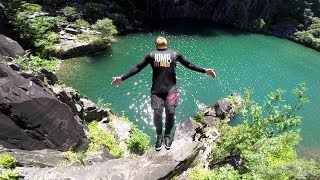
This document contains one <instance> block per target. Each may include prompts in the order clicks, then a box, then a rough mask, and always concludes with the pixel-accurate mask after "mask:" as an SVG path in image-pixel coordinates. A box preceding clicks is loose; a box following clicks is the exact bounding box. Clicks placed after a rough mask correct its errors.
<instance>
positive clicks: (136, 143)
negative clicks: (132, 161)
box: [126, 125, 150, 155]
mask: <svg viewBox="0 0 320 180" xmlns="http://www.w3.org/2000/svg"><path fill="white" fill-rule="evenodd" d="M126 143H127V146H128V149H129V151H130V152H131V153H135V154H139V155H142V154H144V153H145V152H146V151H147V150H148V149H149V148H150V146H149V145H150V137H149V136H148V135H147V134H146V133H144V132H142V131H141V130H140V129H138V128H137V127H136V126H134V125H133V126H132V132H131V135H130V138H129V139H128V140H127V142H126Z"/></svg>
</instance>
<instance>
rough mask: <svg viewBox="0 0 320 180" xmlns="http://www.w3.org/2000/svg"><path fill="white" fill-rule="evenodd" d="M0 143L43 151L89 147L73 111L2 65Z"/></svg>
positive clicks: (42, 88)
mask: <svg viewBox="0 0 320 180" xmlns="http://www.w3.org/2000/svg"><path fill="white" fill-rule="evenodd" d="M0 123H1V126H0V145H3V146H4V147H8V148H15V149H25V150H39V149H55V150H70V149H73V150H83V149H85V148H86V147H87V146H88V139H87V138H86V137H85V133H84V130H83V128H82V127H81V126H80V125H79V124H78V122H77V120H76V119H75V118H74V114H73V113H72V110H71V109H70V108H69V107H68V106H67V105H66V104H64V103H62V102H60V101H59V100H58V99H57V98H56V97H55V96H54V95H53V93H52V92H51V91H50V90H49V89H48V88H46V87H40V86H38V85H36V84H35V83H33V82H32V81H30V80H28V79H25V78H24V77H22V76H20V75H19V74H17V72H15V71H13V70H12V69H11V68H10V67H8V66H6V65H4V64H0Z"/></svg>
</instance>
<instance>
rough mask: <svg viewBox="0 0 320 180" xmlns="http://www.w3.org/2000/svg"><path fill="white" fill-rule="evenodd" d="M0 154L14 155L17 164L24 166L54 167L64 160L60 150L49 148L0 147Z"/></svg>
mask: <svg viewBox="0 0 320 180" xmlns="http://www.w3.org/2000/svg"><path fill="white" fill-rule="evenodd" d="M0 154H9V155H11V156H13V157H15V158H16V160H17V161H18V163H17V166H24V167H31V166H32V167H34V166H36V167H54V166H58V165H61V164H62V162H63V161H65V160H66V158H65V157H64V155H63V153H62V152H60V151H56V150H51V149H44V150H36V151H26V150H21V149H7V148H0Z"/></svg>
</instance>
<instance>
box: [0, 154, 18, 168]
mask: <svg viewBox="0 0 320 180" xmlns="http://www.w3.org/2000/svg"><path fill="white" fill-rule="evenodd" d="M16 165H17V160H16V159H15V158H14V157H12V156H10V155H6V154H0V168H14V167H16Z"/></svg>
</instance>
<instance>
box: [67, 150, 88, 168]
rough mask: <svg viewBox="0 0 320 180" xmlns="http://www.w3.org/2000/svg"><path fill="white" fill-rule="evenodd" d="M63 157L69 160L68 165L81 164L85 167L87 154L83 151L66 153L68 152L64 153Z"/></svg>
mask: <svg viewBox="0 0 320 180" xmlns="http://www.w3.org/2000/svg"><path fill="white" fill-rule="evenodd" d="M63 155H64V156H65V157H66V158H68V162H67V164H71V165H74V164H80V165H85V161H84V159H85V157H86V154H85V152H83V151H80V152H73V151H66V152H63Z"/></svg>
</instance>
